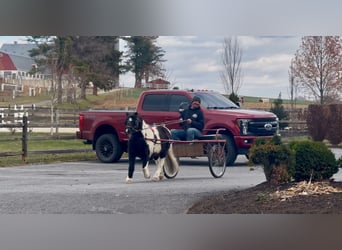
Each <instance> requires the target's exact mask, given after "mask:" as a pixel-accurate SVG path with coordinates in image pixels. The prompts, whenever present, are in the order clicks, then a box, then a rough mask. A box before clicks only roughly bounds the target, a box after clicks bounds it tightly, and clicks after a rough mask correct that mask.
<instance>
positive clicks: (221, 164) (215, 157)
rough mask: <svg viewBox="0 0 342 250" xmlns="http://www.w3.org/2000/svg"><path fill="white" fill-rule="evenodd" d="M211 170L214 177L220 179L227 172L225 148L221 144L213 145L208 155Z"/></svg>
mask: <svg viewBox="0 0 342 250" xmlns="http://www.w3.org/2000/svg"><path fill="white" fill-rule="evenodd" d="M208 160H209V170H210V173H211V175H212V176H214V177H215V178H220V177H222V176H223V175H224V172H225V171H226V153H225V148H224V146H223V145H221V144H220V143H218V144H215V145H212V146H211V147H210V148H209V154H208Z"/></svg>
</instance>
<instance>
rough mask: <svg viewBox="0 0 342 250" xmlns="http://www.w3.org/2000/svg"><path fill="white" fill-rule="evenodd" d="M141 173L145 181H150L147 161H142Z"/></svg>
mask: <svg viewBox="0 0 342 250" xmlns="http://www.w3.org/2000/svg"><path fill="white" fill-rule="evenodd" d="M142 171H143V174H144V177H145V179H150V177H151V174H150V169H149V167H148V160H147V159H144V160H143V166H142Z"/></svg>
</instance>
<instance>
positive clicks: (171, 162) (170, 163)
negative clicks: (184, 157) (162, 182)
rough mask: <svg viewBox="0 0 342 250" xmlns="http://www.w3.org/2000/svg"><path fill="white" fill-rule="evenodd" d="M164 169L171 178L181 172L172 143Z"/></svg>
mask: <svg viewBox="0 0 342 250" xmlns="http://www.w3.org/2000/svg"><path fill="white" fill-rule="evenodd" d="M164 168H165V171H166V172H167V173H168V174H169V175H171V176H172V175H175V174H176V173H177V172H178V170H179V164H178V160H177V158H176V156H175V154H174V152H173V148H172V143H171V144H170V148H169V150H168V151H167V155H166V157H165V163H164Z"/></svg>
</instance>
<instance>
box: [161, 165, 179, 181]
mask: <svg viewBox="0 0 342 250" xmlns="http://www.w3.org/2000/svg"><path fill="white" fill-rule="evenodd" d="M163 172H164V176H165V177H166V178H167V179H172V178H175V177H176V176H177V174H178V170H177V171H175V172H174V173H168V171H167V170H166V169H165V167H163Z"/></svg>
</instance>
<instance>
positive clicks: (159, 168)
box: [152, 158, 165, 181]
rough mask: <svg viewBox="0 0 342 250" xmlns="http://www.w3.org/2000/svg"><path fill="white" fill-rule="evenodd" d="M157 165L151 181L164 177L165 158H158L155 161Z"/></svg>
mask: <svg viewBox="0 0 342 250" xmlns="http://www.w3.org/2000/svg"><path fill="white" fill-rule="evenodd" d="M155 162H156V165H157V169H156V171H155V172H154V175H153V177H152V180H153V181H160V180H162V179H163V178H164V172H163V166H164V163H165V158H159V159H158V160H156V161H155Z"/></svg>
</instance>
